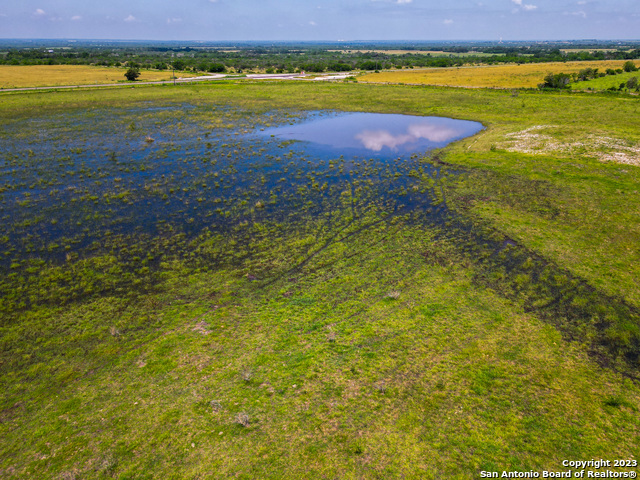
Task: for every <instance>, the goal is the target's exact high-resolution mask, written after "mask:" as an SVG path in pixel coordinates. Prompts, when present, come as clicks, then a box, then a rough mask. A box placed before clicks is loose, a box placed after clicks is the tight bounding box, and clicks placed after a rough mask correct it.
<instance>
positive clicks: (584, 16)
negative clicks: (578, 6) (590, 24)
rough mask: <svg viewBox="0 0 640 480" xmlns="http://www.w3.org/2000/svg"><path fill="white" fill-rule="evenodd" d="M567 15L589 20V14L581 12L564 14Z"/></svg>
mask: <svg viewBox="0 0 640 480" xmlns="http://www.w3.org/2000/svg"><path fill="white" fill-rule="evenodd" d="M564 14H565V15H573V16H574V17H582V18H587V12H585V11H583V10H580V11H579V12H564Z"/></svg>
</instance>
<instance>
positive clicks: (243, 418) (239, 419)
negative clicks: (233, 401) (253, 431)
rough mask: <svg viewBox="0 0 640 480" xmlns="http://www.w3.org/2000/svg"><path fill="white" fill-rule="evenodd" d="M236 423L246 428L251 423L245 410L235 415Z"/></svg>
mask: <svg viewBox="0 0 640 480" xmlns="http://www.w3.org/2000/svg"><path fill="white" fill-rule="evenodd" d="M236 423H237V424H238V425H241V426H243V427H247V428H248V427H249V425H251V422H250V420H249V415H247V414H246V413H245V412H240V413H239V414H238V415H236Z"/></svg>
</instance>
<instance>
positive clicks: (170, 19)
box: [167, 18, 182, 25]
mask: <svg viewBox="0 0 640 480" xmlns="http://www.w3.org/2000/svg"><path fill="white" fill-rule="evenodd" d="M181 22H182V19H181V18H167V25H171V24H172V23H181Z"/></svg>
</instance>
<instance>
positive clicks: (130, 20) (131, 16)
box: [124, 15, 137, 22]
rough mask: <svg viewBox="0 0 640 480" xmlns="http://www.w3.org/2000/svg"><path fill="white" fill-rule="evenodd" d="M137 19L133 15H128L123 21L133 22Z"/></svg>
mask: <svg viewBox="0 0 640 480" xmlns="http://www.w3.org/2000/svg"><path fill="white" fill-rule="evenodd" d="M136 20H137V19H136V17H134V16H133V15H129V16H128V17H127V18H125V19H124V21H125V22H135V21H136Z"/></svg>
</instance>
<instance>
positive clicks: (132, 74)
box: [124, 67, 140, 82]
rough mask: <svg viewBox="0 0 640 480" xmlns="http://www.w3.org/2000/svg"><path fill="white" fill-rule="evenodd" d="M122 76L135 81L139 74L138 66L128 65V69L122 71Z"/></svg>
mask: <svg viewBox="0 0 640 480" xmlns="http://www.w3.org/2000/svg"><path fill="white" fill-rule="evenodd" d="M124 76H125V77H126V78H127V80H129V81H130V82H135V81H136V80H137V79H138V77H139V76H140V69H138V67H129V69H128V70H127V71H126V72H125V73H124Z"/></svg>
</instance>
